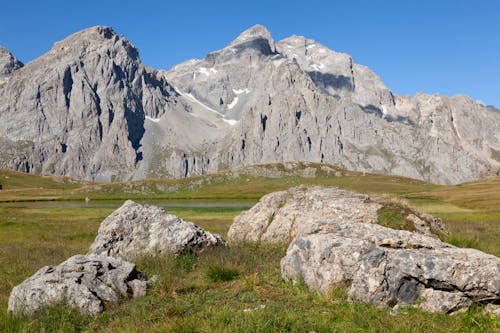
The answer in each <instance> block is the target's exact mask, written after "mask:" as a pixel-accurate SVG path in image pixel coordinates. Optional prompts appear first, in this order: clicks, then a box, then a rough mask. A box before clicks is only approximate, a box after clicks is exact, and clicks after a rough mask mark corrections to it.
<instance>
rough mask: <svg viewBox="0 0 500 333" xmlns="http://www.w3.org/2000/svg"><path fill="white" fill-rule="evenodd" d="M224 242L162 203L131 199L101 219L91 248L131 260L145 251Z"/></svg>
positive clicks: (196, 248)
mask: <svg viewBox="0 0 500 333" xmlns="http://www.w3.org/2000/svg"><path fill="white" fill-rule="evenodd" d="M225 245H226V242H225V241H224V240H223V239H222V238H221V237H220V236H219V235H215V234H211V233H209V232H207V231H205V230H203V229H202V228H200V227H198V226H197V225H195V224H193V223H191V222H185V221H184V220H182V219H180V218H178V217H177V216H175V215H171V214H167V213H166V212H165V211H164V210H163V209H162V208H160V207H157V206H153V205H140V204H137V203H135V202H133V201H131V200H128V201H126V202H125V203H124V204H123V205H122V206H121V207H120V208H118V209H117V210H116V211H114V212H113V213H112V214H111V215H110V216H108V217H107V218H106V219H105V220H104V221H102V223H101V226H100V227H99V231H98V234H97V237H96V239H95V241H94V243H93V244H92V245H91V246H90V250H91V251H92V252H94V253H96V254H98V255H106V256H112V257H117V258H123V259H127V260H130V259H134V258H136V257H138V256H142V255H155V254H170V255H177V254H179V253H181V252H201V251H203V250H205V249H206V248H208V247H212V246H225Z"/></svg>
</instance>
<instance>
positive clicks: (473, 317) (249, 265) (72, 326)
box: [0, 172, 500, 332]
mask: <svg viewBox="0 0 500 333" xmlns="http://www.w3.org/2000/svg"><path fill="white" fill-rule="evenodd" d="M5 176H7V177H8V178H5ZM2 177H3V178H2ZM4 179H7V180H9V182H6V181H5V180H4ZM0 183H2V184H3V185H4V190H2V191H0V202H3V203H0V332H124V331H125V332H165V331H172V332H283V331H288V332H311V331H316V332H469V331H471V332H500V321H499V319H498V318H494V317H492V316H488V315H483V314H482V309H480V308H474V309H471V310H469V311H467V312H466V313H463V314H457V315H454V316H448V315H438V314H429V313H425V312H422V311H417V310H412V309H407V310H404V311H403V312H402V313H401V314H398V315H396V316H392V315H390V311H389V310H387V309H377V308H376V307H374V306H370V305H365V304H361V303H357V302H352V301H350V300H348V298H347V296H346V295H345V292H344V291H343V290H342V289H341V288H339V289H336V290H332V291H331V292H330V293H329V294H327V295H321V294H317V293H313V292H310V291H308V290H307V288H305V287H304V286H303V285H300V284H299V285H296V286H292V285H290V284H289V283H286V282H284V281H283V280H282V279H281V276H280V272H279V260H280V258H281V257H282V256H283V255H284V251H285V249H284V248H282V247H271V246H258V245H251V244H243V245H241V246H237V247H231V248H229V249H219V250H214V251H211V252H207V253H204V254H203V255H201V256H199V257H194V256H189V255H184V256H181V257H179V258H142V259H141V260H139V261H138V262H137V265H138V267H139V269H141V270H144V271H145V272H147V273H148V274H149V275H154V274H158V275H159V276H160V281H159V283H157V284H156V285H155V286H154V287H153V288H152V290H151V291H150V292H149V294H148V295H147V296H146V297H144V298H141V299H138V300H135V301H132V302H128V303H124V304H121V305H119V306H114V307H110V308H109V309H107V311H105V312H104V313H103V314H101V315H98V316H96V317H93V318H86V317H82V316H80V315H79V314H78V313H75V312H74V311H68V310H67V309H66V308H65V307H53V308H51V309H48V310H46V311H43V312H41V313H38V314H36V315H35V316H34V317H32V318H25V317H21V318H18V317H11V316H10V315H8V314H7V313H6V309H7V300H8V296H9V294H10V290H11V289H12V287H13V286H15V285H17V284H18V283H20V282H21V281H23V280H24V279H26V278H27V277H29V276H31V275H32V274H33V273H34V272H36V271H37V270H38V269H39V268H41V267H42V266H44V265H49V264H58V263H60V262H62V261H64V260H65V259H66V258H68V257H70V256H71V255H74V254H76V253H86V252H87V251H88V247H89V245H90V244H91V243H92V241H93V239H94V237H95V235H96V232H97V229H98V227H99V224H100V222H101V221H102V220H103V219H104V218H105V217H106V216H107V215H109V214H110V213H111V212H112V211H113V210H114V209H115V207H116V206H117V205H119V204H120V203H121V201H120V200H123V199H125V198H135V199H150V200H152V199H165V201H164V202H167V203H168V199H179V198H184V199H189V200H193V199H203V200H213V204H212V205H206V206H204V207H198V206H196V205H194V206H192V207H184V206H183V205H178V206H176V205H175V203H174V204H172V205H168V206H169V207H168V208H167V210H168V211H169V212H171V213H174V214H176V215H179V216H181V217H183V218H185V219H187V220H190V221H193V222H195V223H197V224H199V225H200V226H202V227H204V228H206V229H208V230H210V231H213V232H218V233H220V234H222V235H223V236H225V235H226V233H227V230H228V228H229V225H230V223H231V222H232V219H233V218H234V217H235V216H236V215H238V214H239V212H240V211H241V210H243V209H246V208H247V207H248V206H249V205H250V204H251V202H252V200H253V201H256V200H257V199H258V198H259V197H260V196H262V195H263V194H265V193H268V192H272V191H274V190H279V189H285V188H288V187H291V186H295V185H298V184H302V183H305V184H319V185H325V186H338V187H342V188H346V189H351V190H356V191H360V192H365V193H377V194H387V195H391V196H396V197H399V198H401V199H402V200H405V201H408V202H409V203H410V204H411V205H413V206H415V207H418V208H419V209H421V210H424V211H427V212H429V213H432V214H435V215H437V216H440V217H442V218H443V219H444V220H445V222H446V225H447V227H448V229H449V230H450V235H449V236H447V239H446V240H448V241H450V242H451V243H453V244H455V245H457V246H465V247H475V248H479V249H481V250H484V251H486V252H489V253H492V254H495V255H497V256H500V180H498V179H497V180H485V181H480V182H473V183H466V184H462V185H458V186H436V185H430V184H425V183H423V182H419V181H415V180H410V179H406V178H400V177H389V176H382V175H370V174H360V173H352V172H342V174H340V175H339V174H337V175H334V176H332V175H324V174H321V173H319V172H318V174H317V177H315V178H305V177H282V178H267V177H264V176H259V175H248V174H237V175H234V174H225V173H220V174H216V175H211V176H206V177H195V178H191V179H185V180H178V181H167V180H147V181H138V182H133V183H114V184H94V183H78V182H74V181H71V180H69V179H60V178H42V177H34V176H26V175H22V174H16V173H12V172H0ZM85 197H91V198H92V205H87V206H86V205H85V204H84V203H83V198H85ZM245 198H250V199H251V200H250V202H248V201H245V203H241V204H238V203H237V204H235V205H233V206H221V205H218V202H219V199H234V200H236V201H238V200H241V199H245ZM64 199H72V200H76V201H75V202H74V203H75V204H74V205H73V204H65V203H64V202H60V205H58V203H57V202H55V203H54V204H44V203H43V202H37V201H33V200H64ZM99 199H106V201H101V200H99ZM111 199H113V200H118V201H116V202H115V201H113V202H110V201H109V200H111ZM58 206H59V207H58Z"/></svg>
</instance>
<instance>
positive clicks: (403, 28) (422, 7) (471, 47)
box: [0, 0, 500, 107]
mask: <svg viewBox="0 0 500 333" xmlns="http://www.w3.org/2000/svg"><path fill="white" fill-rule="evenodd" d="M257 23H260V24H263V25H265V26H266V27H267V28H268V29H269V30H270V31H271V33H272V35H273V37H274V39H275V40H277V41H278V40H280V39H282V38H285V37H288V36H290V35H292V34H296V35H303V36H306V37H309V38H312V39H315V40H316V41H318V42H320V43H322V44H324V45H325V46H327V47H329V48H331V49H333V50H336V51H340V52H346V53H349V54H350V55H352V56H353V58H354V60H355V61H356V62H357V63H360V64H363V65H366V66H368V67H370V68H371V69H373V70H374V71H375V72H376V73H377V74H378V75H379V76H380V77H381V78H382V80H383V81H384V82H385V84H386V85H387V86H388V87H389V88H391V89H392V90H393V91H394V92H396V93H398V94H410V95H413V94H415V93H416V92H418V91H423V92H426V93H436V92H437V93H441V94H445V95H450V96H451V95H456V94H466V95H469V96H471V97H472V98H475V99H477V100H481V101H483V102H484V103H486V104H493V105H495V106H497V107H500V1H495V0H475V1H472V0H470V1H466V0H455V1H451V0H441V1H440V0H434V1H428V0H420V1H402V0H399V1H392V0H390V1H383V0H380V1H359V0H358V1H356V0H354V1H347V0H345V1H333V0H332V1H315V0H308V1H293V0H289V1H271V0H267V1H261V0H256V1H240V2H238V1H217V0H208V1H188V0H183V1H175V2H172V1H146V0H142V1H140V0H136V1H125V0H124V1H105V0H100V1H94V0H87V1H78V2H76V1H50V0H48V1H21V0H17V1H8V2H5V3H3V4H2V11H1V12H0V45H4V46H5V47H7V48H8V49H9V50H10V51H11V52H12V53H14V55H15V56H17V57H18V58H19V59H20V60H21V61H23V62H27V61H29V60H32V59H34V58H36V57H37V56H40V55H41V54H43V53H45V52H46V51H48V50H49V49H50V48H51V47H52V44H53V43H54V42H55V41H58V40H61V39H63V38H64V37H65V36H67V35H69V34H71V33H73V32H76V31H79V30H81V29H84V28H86V27H89V26H93V25H109V26H112V27H113V28H114V29H115V30H116V31H117V32H118V33H119V34H122V35H125V36H126V37H127V38H128V39H130V40H131V41H132V43H133V44H134V45H135V46H136V47H137V48H139V51H140V54H141V58H142V60H143V61H144V62H145V63H146V64H147V65H149V66H152V67H155V68H162V69H168V68H170V67H172V66H173V65H175V64H177V63H180V62H182V61H185V60H188V59H191V58H203V57H204V56H205V54H206V53H208V52H210V51H214V50H217V49H220V48H222V47H224V46H225V45H226V44H228V43H229V42H230V41H231V40H232V39H234V38H235V37H236V36H237V35H238V34H239V33H240V32H242V31H243V30H245V29H247V28H248V27H250V26H252V25H254V24H257Z"/></svg>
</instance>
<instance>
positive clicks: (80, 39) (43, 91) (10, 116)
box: [0, 27, 186, 180]
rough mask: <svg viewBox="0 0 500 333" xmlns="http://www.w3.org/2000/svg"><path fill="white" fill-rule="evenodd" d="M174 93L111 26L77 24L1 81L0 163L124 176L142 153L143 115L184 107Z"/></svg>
mask: <svg viewBox="0 0 500 333" xmlns="http://www.w3.org/2000/svg"><path fill="white" fill-rule="evenodd" d="M177 97H178V96H177V93H176V92H175V91H174V90H173V89H172V88H171V87H170V86H169V85H168V84H167V83H166V82H165V79H164V78H163V77H162V76H161V75H160V74H159V73H158V72H157V71H154V70H152V69H150V68H147V67H146V66H144V65H143V64H142V63H141V62H140V59H139V55H138V51H137V49H136V48H134V46H133V45H132V44H131V43H130V42H129V41H128V40H126V39H125V38H123V37H120V36H118V35H117V34H116V33H115V32H114V31H113V30H112V29H111V28H107V27H93V28H89V29H87V30H84V31H81V32H79V33H76V34H74V35H71V36H69V37H68V38H66V39H65V40H63V41H61V42H58V43H56V44H55V45H54V47H53V48H52V50H51V51H49V52H48V53H47V54H45V55H43V56H41V57H40V58H38V59H36V60H34V61H32V62H30V63H28V64H27V65H26V66H24V67H23V68H21V69H19V70H17V71H15V72H14V73H13V75H12V77H11V78H10V79H9V80H8V82H7V83H5V84H4V85H3V87H2V88H1V89H0V101H1V103H0V137H2V141H3V142H2V154H0V167H3V168H6V167H7V168H12V169H16V170H21V171H25V172H33V173H41V174H61V175H70V176H73V177H76V178H87V179H96V180H111V179H115V178H116V179H123V178H130V177H131V175H132V174H133V173H134V172H135V171H136V167H137V164H138V162H139V161H141V160H142V158H143V157H142V151H141V139H142V137H143V134H144V131H145V119H146V117H158V116H160V115H161V114H163V113H165V112H172V111H173V110H177V111H178V112H179V113H185V112H186V108H185V106H181V103H180V102H179V101H178V99H177ZM4 147H5V148H4Z"/></svg>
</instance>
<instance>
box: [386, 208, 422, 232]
mask: <svg viewBox="0 0 500 333" xmlns="http://www.w3.org/2000/svg"><path fill="white" fill-rule="evenodd" d="M377 214H378V224H380V225H382V226H384V227H388V228H393V229H398V230H408V231H415V227H414V226H413V223H412V222H410V221H408V220H407V219H406V216H408V210H407V209H406V208H404V207H401V206H398V205H396V204H388V205H385V206H384V207H383V208H381V209H380V210H379V211H378V212H377Z"/></svg>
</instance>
